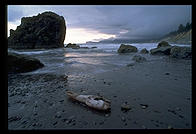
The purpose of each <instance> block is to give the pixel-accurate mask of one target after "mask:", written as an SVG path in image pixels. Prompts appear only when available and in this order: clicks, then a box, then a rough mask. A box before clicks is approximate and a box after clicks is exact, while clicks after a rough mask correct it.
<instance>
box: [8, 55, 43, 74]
mask: <svg viewBox="0 0 196 134" xmlns="http://www.w3.org/2000/svg"><path fill="white" fill-rule="evenodd" d="M7 60H8V73H24V72H30V71H33V70H36V69H38V68H41V67H43V66H44V65H43V64H42V63H41V62H40V61H39V60H38V59H35V58H32V57H30V56H27V55H22V54H16V53H11V52H9V53H8V59H7Z"/></svg>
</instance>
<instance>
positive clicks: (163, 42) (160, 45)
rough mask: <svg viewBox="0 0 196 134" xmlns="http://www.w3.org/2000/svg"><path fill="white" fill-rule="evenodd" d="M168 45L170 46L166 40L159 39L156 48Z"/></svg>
mask: <svg viewBox="0 0 196 134" xmlns="http://www.w3.org/2000/svg"><path fill="white" fill-rule="evenodd" d="M168 46H171V45H170V44H169V43H168V42H166V41H161V42H160V43H159V44H158V45H157V48H160V47H168Z"/></svg>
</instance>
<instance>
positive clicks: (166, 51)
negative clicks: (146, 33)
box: [150, 46, 172, 55]
mask: <svg viewBox="0 0 196 134" xmlns="http://www.w3.org/2000/svg"><path fill="white" fill-rule="evenodd" d="M171 48H172V46H167V47H159V48H153V49H151V50H150V53H151V54H152V55H170V50H171Z"/></svg>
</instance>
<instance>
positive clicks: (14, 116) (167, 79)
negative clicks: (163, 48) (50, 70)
mask: <svg viewBox="0 0 196 134" xmlns="http://www.w3.org/2000/svg"><path fill="white" fill-rule="evenodd" d="M191 68H192V64H191V60H177V59H170V58H169V57H164V58H163V59H157V60H152V61H147V62H143V63H135V64H134V65H133V66H129V67H127V66H124V67H122V68H119V69H112V68H111V71H108V72H103V73H97V74H93V75H89V74H86V75H85V74H84V75H78V76H76V75H73V76H72V75H68V78H67V80H66V78H65V76H64V75H57V74H31V75H22V74H18V75H8V129H10V130H13V129H14V130H15V129H70V128H71V129H75V128H84V129H88V128H90V129H91V128H95V129H105V128H109V129H116V128H118V129H121V128H128V129H154V128H155V129H168V128H169V129H170V128H188V129H189V128H192V112H191V111H192V69H191ZM66 90H72V91H75V92H77V93H79V94H92V95H98V94H99V95H102V96H104V97H105V98H107V99H110V100H111V102H112V103H111V112H109V113H104V112H98V111H96V110H92V109H89V108H88V107H87V106H85V105H83V104H80V103H77V102H73V101H72V100H70V99H69V98H68V97H67V96H66V94H65V91H66ZM124 102H127V103H128V104H129V105H130V106H131V110H129V111H127V112H124V111H121V104H123V103H124ZM144 106H145V107H144Z"/></svg>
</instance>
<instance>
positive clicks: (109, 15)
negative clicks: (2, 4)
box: [8, 5, 192, 39]
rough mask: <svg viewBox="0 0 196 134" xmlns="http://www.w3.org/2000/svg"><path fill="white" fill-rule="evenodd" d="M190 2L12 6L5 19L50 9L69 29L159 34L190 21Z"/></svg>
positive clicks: (121, 34) (134, 35)
mask: <svg viewBox="0 0 196 134" xmlns="http://www.w3.org/2000/svg"><path fill="white" fill-rule="evenodd" d="M191 8H192V6H190V5H134V6H132V5H56V6H55V5H52V6H51V5H45V6H41V5H22V6H19V5H14V6H8V21H15V20H18V19H19V20H20V19H21V17H23V16H32V15H37V14H38V13H42V12H44V11H53V12H55V13H57V14H59V15H61V16H63V17H64V18H65V20H66V25H67V27H69V28H70V29H79V28H82V29H86V31H93V30H94V31H97V32H99V33H102V34H108V35H115V37H116V38H127V39H133V38H151V37H159V36H162V35H164V34H166V33H168V32H170V31H173V30H176V29H177V27H178V25H179V24H184V25H185V24H186V23H187V22H191V20H192V12H191Z"/></svg>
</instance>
